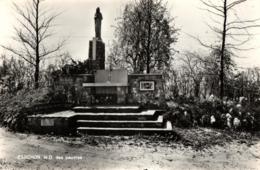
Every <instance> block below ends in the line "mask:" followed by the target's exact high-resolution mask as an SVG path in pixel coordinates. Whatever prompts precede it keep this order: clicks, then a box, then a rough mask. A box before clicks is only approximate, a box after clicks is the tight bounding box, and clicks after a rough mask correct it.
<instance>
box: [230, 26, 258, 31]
mask: <svg viewBox="0 0 260 170" xmlns="http://www.w3.org/2000/svg"><path fill="white" fill-rule="evenodd" d="M257 27H260V25H247V26H231V27H228V28H227V29H226V30H227V31H230V30H244V29H247V28H257Z"/></svg>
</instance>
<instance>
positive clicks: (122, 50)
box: [109, 0, 178, 73]
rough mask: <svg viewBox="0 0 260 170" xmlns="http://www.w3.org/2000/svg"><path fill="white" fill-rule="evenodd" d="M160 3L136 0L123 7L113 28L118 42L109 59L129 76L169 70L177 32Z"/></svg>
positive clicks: (157, 1) (153, 0) (152, 0)
mask: <svg viewBox="0 0 260 170" xmlns="http://www.w3.org/2000/svg"><path fill="white" fill-rule="evenodd" d="M173 21H174V20H173V18H171V17H170V16H169V12H168V11H167V8H166V6H165V5H164V4H162V1H160V0H138V1H136V2H134V3H130V4H127V5H126V6H125V9H124V12H123V16H122V17H121V18H119V20H118V24H117V27H116V36H117V41H114V42H113V47H112V48H111V50H112V52H111V54H110V55H109V56H110V58H111V59H109V61H110V62H112V63H111V65H112V66H113V65H114V64H115V63H113V62H117V63H120V64H119V65H120V66H122V65H124V66H126V67H127V68H129V69H130V70H131V71H132V72H135V73H142V72H144V71H146V72H147V73H149V72H150V71H156V70H163V69H164V68H165V67H168V66H169V63H170V62H169V61H170V58H171V56H172V55H173V52H174V50H173V49H172V45H173V44H174V43H176V42H177V32H178V30H177V29H176V28H175V27H174V25H173Z"/></svg>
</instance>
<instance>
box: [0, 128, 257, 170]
mask: <svg viewBox="0 0 260 170" xmlns="http://www.w3.org/2000/svg"><path fill="white" fill-rule="evenodd" d="M104 138H105V137H104ZM99 139H102V137H101V138H99ZM105 139H106V141H109V142H107V143H106V142H104V141H102V142H100V143H99V142H98V140H92V143H91V142H90V141H91V140H86V139H84V140H82V138H62V137H59V138H58V137H50V136H38V135H28V134H19V133H17V134H14V133H10V132H7V131H6V130H5V129H2V128H1V129H0V169H1V168H2V169H26V170H27V169H43V170H45V169H87V170H97V169H102V170H110V169H111V170H117V169H119V170H121V169H122V170H123V169H127V170H132V169H133V170H135V169H138V170H139V169H140V170H152V169H154V170H160V169H166V170H167V169H169V170H173V169H174V170H175V169H219V170H222V169H239V170H240V169H250V170H253V169H260V140H259V141H255V142H254V143H253V144H251V145H250V146H249V145H248V144H247V143H239V142H236V141H233V142H231V143H227V144H225V145H224V146H219V145H215V146H212V147H209V148H208V149H202V150H199V151H195V150H194V149H192V148H191V147H185V146H183V145H182V144H180V143H173V142H172V143H171V144H169V143H168V144H167V145H166V144H161V143H160V142H157V143H156V142H153V143H151V142H147V140H144V141H142V140H136V138H131V137H118V139H119V140H114V139H110V138H109V137H107V138H105ZM86 141H87V142H86Z"/></svg>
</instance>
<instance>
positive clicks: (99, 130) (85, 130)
mask: <svg viewBox="0 0 260 170" xmlns="http://www.w3.org/2000/svg"><path fill="white" fill-rule="evenodd" d="M77 131H78V132H79V133H80V134H88V135H134V134H146V135H149V134H165V133H171V132H173V131H172V124H171V122H170V121H167V122H166V127H164V128H105V127H78V128H77Z"/></svg>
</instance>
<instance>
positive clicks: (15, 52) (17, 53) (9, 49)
mask: <svg viewBox="0 0 260 170" xmlns="http://www.w3.org/2000/svg"><path fill="white" fill-rule="evenodd" d="M1 47H2V48H4V49H6V50H8V51H10V52H12V53H13V54H15V55H17V56H19V57H21V58H23V59H24V60H25V61H27V62H28V63H30V64H32V65H34V66H35V63H33V62H31V61H30V60H28V59H27V58H26V57H24V56H23V54H22V53H21V52H19V51H17V50H14V49H13V48H11V47H6V46H3V45H1Z"/></svg>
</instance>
